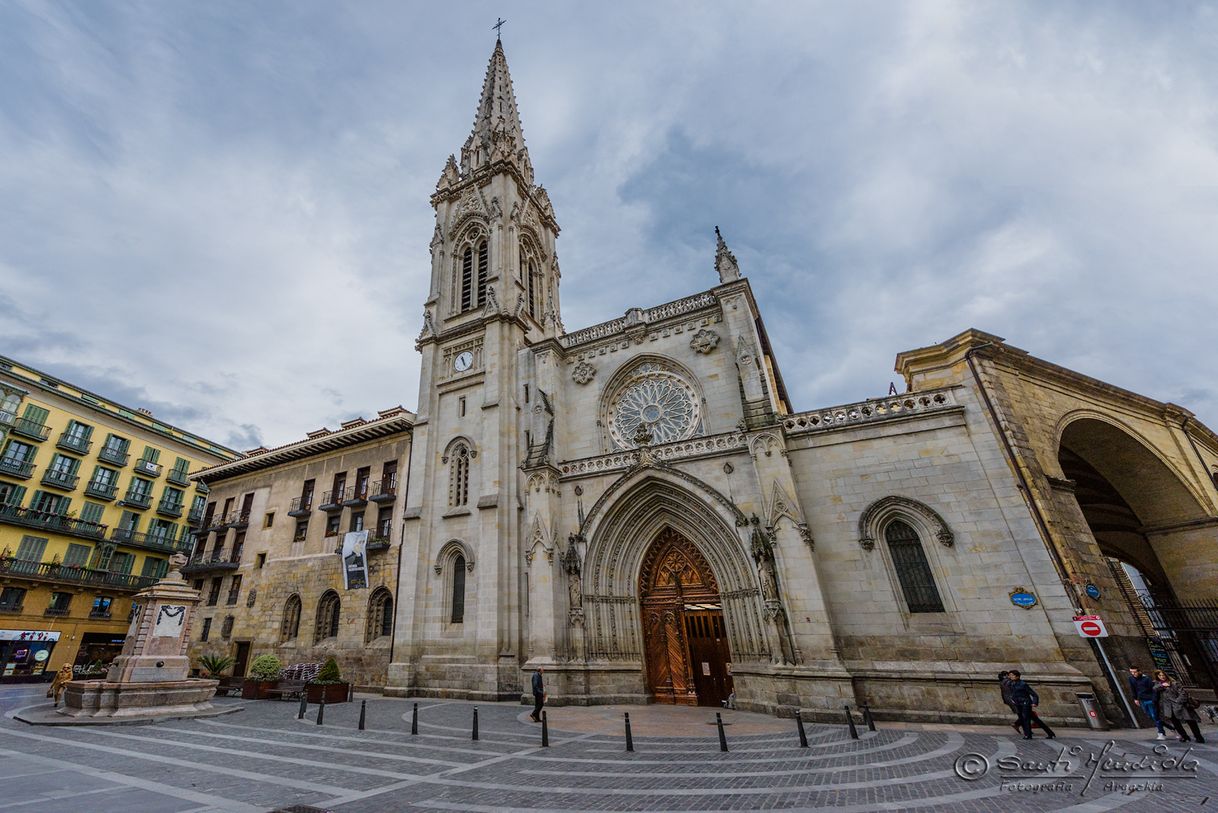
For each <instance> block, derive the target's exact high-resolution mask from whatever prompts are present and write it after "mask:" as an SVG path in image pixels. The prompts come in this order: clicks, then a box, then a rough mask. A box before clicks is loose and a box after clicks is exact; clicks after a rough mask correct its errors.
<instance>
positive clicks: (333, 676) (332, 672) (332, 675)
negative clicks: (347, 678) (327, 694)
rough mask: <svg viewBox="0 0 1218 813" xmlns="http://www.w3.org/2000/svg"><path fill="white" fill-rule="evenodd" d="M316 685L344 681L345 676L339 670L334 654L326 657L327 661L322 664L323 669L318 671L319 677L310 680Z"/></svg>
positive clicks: (328, 684) (329, 684)
mask: <svg viewBox="0 0 1218 813" xmlns="http://www.w3.org/2000/svg"><path fill="white" fill-rule="evenodd" d="M309 682H310V683H312V684H313V685H315V686H333V685H334V684H336V683H342V682H343V676H342V675H341V674H340V673H339V671H338V661H336V660H334V656H333V655H331V656H330V657H328V658H326V662H325V663H323V664H322V666H321V669H320V670H319V671H318V672H317V677H315V678H313V679H312V680H310V681H309Z"/></svg>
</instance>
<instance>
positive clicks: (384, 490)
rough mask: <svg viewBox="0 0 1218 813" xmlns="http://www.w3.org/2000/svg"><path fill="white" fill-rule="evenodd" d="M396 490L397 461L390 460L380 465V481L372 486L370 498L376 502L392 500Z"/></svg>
mask: <svg viewBox="0 0 1218 813" xmlns="http://www.w3.org/2000/svg"><path fill="white" fill-rule="evenodd" d="M397 491H398V461H396V460H390V461H388V462H386V463H385V464H384V465H383V466H381V481H380V482H379V483H377V484H376V486H375V487H374V488H373V492H374V493H373V495H372V499H374V500H377V501H378V502H389V501H392V499H393V496H394V495H395V494H397Z"/></svg>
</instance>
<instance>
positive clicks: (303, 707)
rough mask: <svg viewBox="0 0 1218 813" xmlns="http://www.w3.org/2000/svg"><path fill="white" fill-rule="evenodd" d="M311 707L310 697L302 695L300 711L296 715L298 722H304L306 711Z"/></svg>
mask: <svg viewBox="0 0 1218 813" xmlns="http://www.w3.org/2000/svg"><path fill="white" fill-rule="evenodd" d="M308 707H309V696H308V695H307V694H305V693H304V692H301V693H300V711H299V712H297V714H296V719H297V720H303V719H304V714H305V710H306V709H307V708H308Z"/></svg>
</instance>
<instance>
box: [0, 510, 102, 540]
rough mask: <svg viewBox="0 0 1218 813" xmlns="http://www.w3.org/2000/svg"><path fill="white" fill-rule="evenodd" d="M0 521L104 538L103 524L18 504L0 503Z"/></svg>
mask: <svg viewBox="0 0 1218 813" xmlns="http://www.w3.org/2000/svg"><path fill="white" fill-rule="evenodd" d="M0 522H3V523H7V524H9V525H19V526H21V527H22V528H37V529H38V530H40V531H54V532H57V533H61V534H68V535H69V536H79V537H83V538H85V539H105V537H106V526H105V525H99V524H98V523H96V522H86V521H85V520H83V519H76V518H75V517H69V516H65V515H64V514H56V513H53V512H50V511H37V510H35V509H33V508H22V507H21V506H20V505H0Z"/></svg>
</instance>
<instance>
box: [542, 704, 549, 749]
mask: <svg viewBox="0 0 1218 813" xmlns="http://www.w3.org/2000/svg"><path fill="white" fill-rule="evenodd" d="M541 747H542V748H549V747H550V724H549V723H547V722H546V713H545V712H544V711H543V712H542V713H541Z"/></svg>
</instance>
